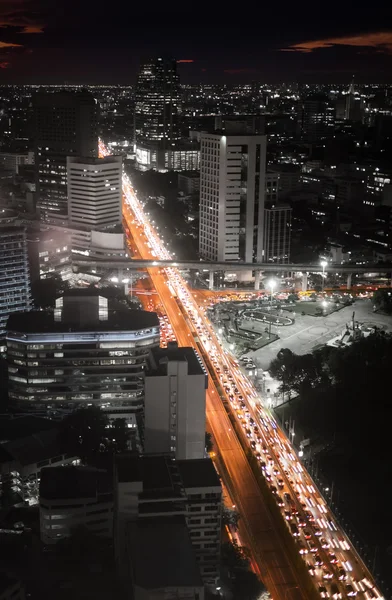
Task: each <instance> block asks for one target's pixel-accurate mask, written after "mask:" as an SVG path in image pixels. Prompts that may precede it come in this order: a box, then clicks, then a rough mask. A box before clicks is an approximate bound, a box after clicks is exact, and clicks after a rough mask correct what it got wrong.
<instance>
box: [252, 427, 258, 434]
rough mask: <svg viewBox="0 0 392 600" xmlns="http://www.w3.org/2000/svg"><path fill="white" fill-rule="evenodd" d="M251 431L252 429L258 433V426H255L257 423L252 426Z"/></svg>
mask: <svg viewBox="0 0 392 600" xmlns="http://www.w3.org/2000/svg"><path fill="white" fill-rule="evenodd" d="M253 431H254V432H255V433H259V428H258V427H257V425H255V426H254V427H253Z"/></svg>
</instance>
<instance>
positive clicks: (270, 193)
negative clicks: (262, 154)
mask: <svg viewBox="0 0 392 600" xmlns="http://www.w3.org/2000/svg"><path fill="white" fill-rule="evenodd" d="M279 179H280V176H279V173H276V172H274V171H267V173H266V174H265V202H274V203H275V202H277V201H278V197H279Z"/></svg>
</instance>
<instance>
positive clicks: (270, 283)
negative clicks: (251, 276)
mask: <svg viewBox="0 0 392 600" xmlns="http://www.w3.org/2000/svg"><path fill="white" fill-rule="evenodd" d="M275 286H276V281H274V280H273V279H270V280H269V281H268V282H267V288H269V289H270V290H271V304H272V295H273V293H274V289H275Z"/></svg>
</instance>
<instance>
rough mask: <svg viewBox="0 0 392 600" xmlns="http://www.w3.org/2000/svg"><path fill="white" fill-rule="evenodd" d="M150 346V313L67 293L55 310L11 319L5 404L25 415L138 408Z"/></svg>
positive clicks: (88, 293) (91, 294)
mask: <svg viewBox="0 0 392 600" xmlns="http://www.w3.org/2000/svg"><path fill="white" fill-rule="evenodd" d="M155 346H159V320H158V316H157V315H156V314H155V313H151V312H146V311H140V310H130V309H127V308H126V307H125V306H124V305H122V304H121V303H119V302H116V301H114V300H113V299H108V298H107V297H105V296H104V295H103V292H102V291H100V290H95V289H94V290H90V289H86V290H70V291H69V292H67V293H66V294H65V295H64V296H61V297H60V298H58V299H57V301H56V308H55V310H54V313H53V312H49V311H36V312H30V313H27V312H25V313H17V314H13V315H11V316H10V318H9V321H8V331H7V360H8V375H9V399H10V402H11V403H12V404H14V405H17V406H20V407H24V408H27V409H28V410H42V409H45V408H49V407H52V408H56V407H58V408H65V409H73V408H75V407H77V406H78V405H83V404H85V405H89V404H96V405H98V406H101V407H102V408H106V409H110V408H111V407H117V408H118V409H120V408H121V411H122V412H138V411H141V410H142V409H143V404H144V368H145V364H146V358H147V355H148V353H149V351H150V349H151V348H154V347H155Z"/></svg>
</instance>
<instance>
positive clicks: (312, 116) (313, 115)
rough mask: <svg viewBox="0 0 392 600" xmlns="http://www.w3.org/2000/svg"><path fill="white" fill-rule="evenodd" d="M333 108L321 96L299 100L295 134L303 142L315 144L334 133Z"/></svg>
mask: <svg viewBox="0 0 392 600" xmlns="http://www.w3.org/2000/svg"><path fill="white" fill-rule="evenodd" d="M334 112H335V111H334V108H333V106H331V105H330V103H329V101H328V98H327V97H325V96H323V95H322V94H318V95H314V96H309V97H308V98H305V99H304V100H300V102H299V104H298V113H297V134H298V137H299V138H300V139H301V140H303V141H304V142H308V143H317V142H320V141H321V140H323V139H326V138H330V137H332V136H333V133H334V126H335V115H334Z"/></svg>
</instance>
